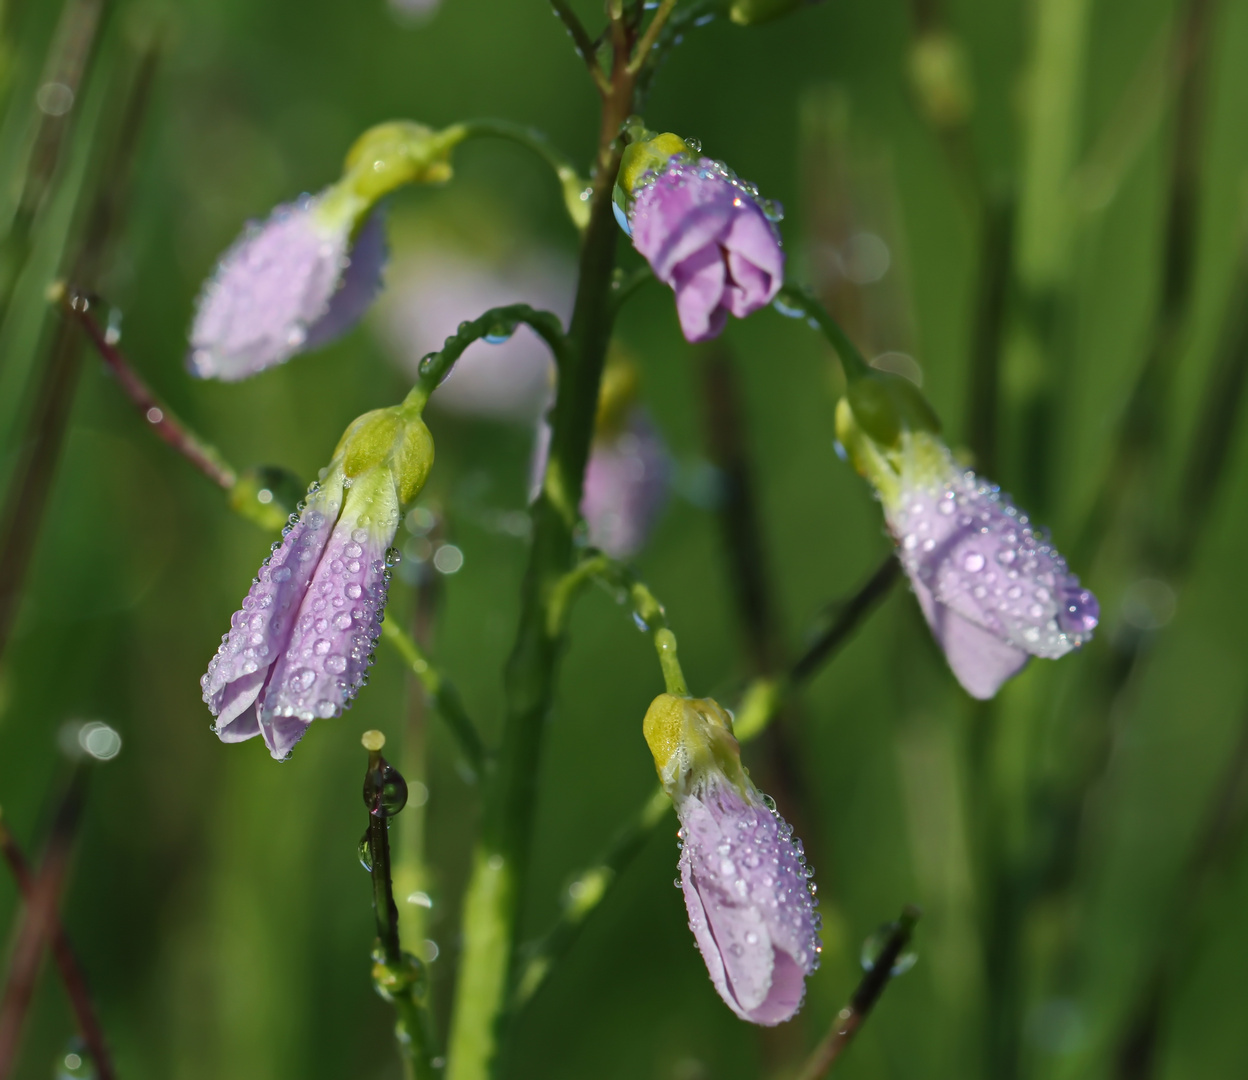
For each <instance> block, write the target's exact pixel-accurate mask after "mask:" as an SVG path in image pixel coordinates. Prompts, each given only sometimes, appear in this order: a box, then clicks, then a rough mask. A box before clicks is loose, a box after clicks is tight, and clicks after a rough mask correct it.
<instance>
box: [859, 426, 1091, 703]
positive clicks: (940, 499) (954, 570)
mask: <svg viewBox="0 0 1248 1080" xmlns="http://www.w3.org/2000/svg"><path fill="white" fill-rule="evenodd" d="M939 449H940V458H939V460H941V461H943V467H939V468H937V469H935V470H933V469H931V468H915V469H910V470H907V469H906V468H905V467H904V466H903V468H902V471H901V473H900V475H899V481H900V485H899V488H898V491H897V495H896V497H895V498H892V499H886V500H885V503H884V510H885V517H886V518H887V521H888V527H889V530H890V531H891V532H892V534H893V536H894V538H895V539H896V541H897V555H898V558H900V559H901V565H902V567H903V568H904V569H905V571H906V574H907V575H908V576H909V578H910V582H911V585H912V586H913V588H914V592H915V595H916V596H917V597H918V600H919V605H920V606H921V607H922V609H923V614H924V616H925V617H926V618H927V622H928V625H929V626H931V628H932V633H933V634H934V635H935V637H936V640H937V641H938V642H939V643H940V646H941V648H942V649H944V651H945V656H946V658H947V659H948V661H949V666H950V668H952V669H953V673H954V674H955V675H956V676H957V678H958V681H959V682H960V683H961V684H962V685H963V687H965V689H966V691H967V693H969V694H971V695H972V696H973V697H977V698H990V697H992V696H993V695H994V694H995V693H996V692H997V690H998V689H999V688H1000V687H1001V685H1002V683H1004V682H1005V681H1006V680H1007V679H1009V678H1010V677H1012V676H1013V675H1015V674H1017V673H1018V672H1019V671H1020V670H1021V669H1022V668H1023V666H1024V665H1025V664H1026V663H1027V661H1028V660H1029V659H1030V658H1031V657H1032V656H1039V657H1044V658H1046V659H1050V660H1055V659H1057V658H1058V657H1060V656H1064V655H1065V654H1066V653H1068V652H1070V650H1072V649H1074V648H1077V647H1078V646H1080V645H1082V644H1083V643H1084V642H1086V641H1088V640H1089V639H1090V638H1091V636H1092V631H1093V629H1094V628H1095V627H1096V624H1097V621H1098V618H1099V615H1100V609H1099V606H1098V605H1097V601H1096V597H1095V596H1093V595H1092V593H1091V592H1089V591H1088V590H1087V589H1085V588H1083V587H1082V586H1081V585H1080V584H1079V579H1078V578H1077V577H1076V576H1075V575H1074V574H1072V573H1071V572H1070V571H1069V570H1068V569H1067V567H1066V561H1065V560H1064V559H1063V558H1062V556H1061V555H1060V554H1058V552H1057V550H1056V549H1055V548H1054V547H1053V545H1052V544H1051V543H1050V542H1049V538H1048V535H1047V533H1045V532H1044V531H1043V530H1036V529H1035V528H1033V527H1032V525H1031V523H1030V520H1029V519H1028V517H1027V515H1026V514H1024V513H1022V512H1021V511H1019V510H1018V509H1017V508H1016V507H1015V506H1014V505H1013V504H1012V503H1011V502H1010V500H1009V498H1008V497H1007V496H1004V495H1002V494H1001V492H1000V490H999V489H998V488H997V487H995V486H993V485H991V484H988V483H986V482H985V481H984V480H982V479H980V478H979V477H978V476H976V475H975V473H973V472H970V471H964V470H962V469H960V468H958V466H957V465H956V464H954V462H953V459H952V457H951V456H950V455H949V452H948V450H946V449H945V448H944V447H943V446H941V447H940V448H939Z"/></svg>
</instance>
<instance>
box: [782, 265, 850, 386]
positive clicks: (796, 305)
mask: <svg viewBox="0 0 1248 1080" xmlns="http://www.w3.org/2000/svg"><path fill="white" fill-rule="evenodd" d="M775 305H776V309H777V310H778V311H779V312H780V313H781V314H783V315H790V316H794V317H799V318H800V317H805V318H806V320H807V321H808V322H810V324H811V325H812V326H813V327H814V328H815V329H816V330H819V331H821V332H822V333H823V336H824V337H826V338H827V339H828V341H829V342H830V343H831V345H832V348H834V349H835V350H836V355H837V356H838V357H839V358H840V361H841V367H842V368H843V369H844V371H845V378H846V380H847V381H849V382H852V381H853V380H854V379H859V378H862V376H864V375H866V374H868V373H869V371H870V366H869V365H868V364H867V361H866V360H865V359H864V358H863V355H862V353H860V352H859V351H858V346H857V345H855V344H854V343H853V342H852V341H850V339H849V335H848V334H847V333H845V331H844V330H842V329H841V324H840V323H838V322H837V321H836V320H835V319H834V318H832V316H831V314H830V313H829V312H828V309H827V308H825V307H824V306H823V305H822V304H821V303H819V301H818V300H816V299H815V298H814V297H813V296H811V294H810V293H809V292H808V291H807V290H805V289H803V288H801V287H800V286H798V285H785V286H784V287H783V288H782V289H781V290H780V291H779V293H777V294H776V299H775Z"/></svg>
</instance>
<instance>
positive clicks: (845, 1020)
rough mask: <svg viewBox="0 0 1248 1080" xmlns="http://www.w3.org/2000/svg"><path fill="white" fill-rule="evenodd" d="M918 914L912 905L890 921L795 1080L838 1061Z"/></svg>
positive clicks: (816, 1075) (812, 1077) (807, 1079)
mask: <svg viewBox="0 0 1248 1080" xmlns="http://www.w3.org/2000/svg"><path fill="white" fill-rule="evenodd" d="M921 914H922V912H920V911H919V909H918V908H917V907H915V906H914V905H912V904H908V905H907V906H906V907H905V908H904V909H903V910H902V913H901V917H900V918H899V919H898V920H897V922H895V923H894V924H893V931H892V933H891V934H889V936H888V940H887V942H886V943H885V945H884V948H883V949H882V950H880V955H879V956H878V957H876V959H875V963H874V964H872V965H871V970H870V971H868V972H867V973H866V974H865V975H864V976H863V977H862V982H860V983H859V984H858V989H857V990H855V991H854V994H853V997H851V998H850V999H849V1003H848V1004H847V1005H846V1006H845V1007H844V1008H843V1009H841V1011H840V1012H838V1013H837V1014H836V1018H835V1019H834V1020H833V1021H832V1027H831V1029H830V1030H829V1031H828V1033H827V1035H825V1036H824V1037H823V1039H822V1040H821V1041H820V1043H819V1045H818V1046H817V1047H815V1050H814V1052H813V1053H812V1054H811V1055H810V1058H809V1059H808V1060H807V1062H806V1065H805V1066H804V1067H803V1069H802V1071H801V1072H800V1073H798V1080H821V1078H822V1077H824V1076H827V1074H828V1071H829V1070H830V1069H831V1068H832V1067H833V1066H834V1065H835V1064H836V1063H837V1061H839V1060H840V1058H841V1055H842V1054H844V1053H845V1050H846V1048H847V1047H848V1046H849V1044H850V1043H851V1042H852V1041H853V1038H854V1036H855V1035H856V1034H857V1033H858V1029H859V1028H861V1027H862V1025H863V1024H864V1023H865V1022H866V1019H867V1017H868V1016H870V1015H871V1010H872V1009H873V1008H875V1004H876V1002H877V1001H879V1000H880V995H881V994H883V993H884V989H885V987H887V986H888V984H889V981H890V980H891V979H892V977H893V968H894V966H895V965H896V963H897V960H898V958H899V957H900V956H901V954H902V952H904V951H905V948H906V946H907V945H908V944H909V943H910V937H911V935H912V934H913V933H914V924H915V923H916V922H918V920H919V916H920V915H921Z"/></svg>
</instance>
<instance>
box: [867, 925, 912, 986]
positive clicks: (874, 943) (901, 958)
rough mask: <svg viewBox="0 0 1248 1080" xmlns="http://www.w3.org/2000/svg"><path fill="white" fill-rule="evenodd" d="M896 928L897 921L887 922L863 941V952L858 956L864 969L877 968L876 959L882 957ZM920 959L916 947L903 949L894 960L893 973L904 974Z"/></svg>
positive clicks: (871, 969)
mask: <svg viewBox="0 0 1248 1080" xmlns="http://www.w3.org/2000/svg"><path fill="white" fill-rule="evenodd" d="M896 929H897V924H896V923H885V924H884V925H883V926H880V927H878V928H877V929H876V930H874V931H872V933H871V934H869V935H868V936H867V940H866V941H864V942H863V943H862V952H861V954H860V955H859V957H858V959H859V962H860V963H861V964H862V970H863V971H873V970H875V963H876V961H877V960H878V959H879V958H880V954H881V953H882V952H883V951H884V946H885V945H887V944H888V939H889V938H890V937H892V934H893V931H894V930H896ZM918 960H919V954H918V953H917V952H915V951H914V949H912V948H909V947H907V948H905V949H903V950H902V951H901V953H900V954H898V956H897V959H896V960H895V961H894V962H893V969H892V972H891V974H892V975H894V976H896V975H904V974H905V973H906V972H907V971H909V970H910V969H911V968H912V967H914V965H915V964H916V963H918Z"/></svg>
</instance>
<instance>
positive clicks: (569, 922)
mask: <svg viewBox="0 0 1248 1080" xmlns="http://www.w3.org/2000/svg"><path fill="white" fill-rule="evenodd" d="M593 563H594V560H593V559H586V560H585V562H583V563H582V564H581V565H580V566H579V567H577V568H576V569H575V570H573V571H572V572H571V573H570V574H568V575H567V576H566V577H565V579H564V580H565V582H566V583H567V586H568V587H567V590H566V592H565V599H566V600H568V601H570V600H571V599H572V598H573V596H574V595H575V592H576V591H577V589H578V588H579V585H580V584H583V583H584V582H585V581H587V580H589V578H590V577H591V576H593V575H592V564H593ZM898 566H899V564H898V562H897V560H896V558H894V557H893V556H892V555H890V556H889V557H888V560H887V561H886V562H885V563H883V564H882V565H881V566H880V568H879V569H878V570H876V572H875V573H874V574H872V575H871V578H870V580H869V581H867V583H866V584H865V585H864V586H863V587H862V588H861V589H859V590H858V592H856V593H855V594H854V595H853V596H851V597H850V598H849V599H848V600H846V601H844V602H843V603H838V604H836V605H834V607H835V611H836V614H835V616H834V617H833V618H832V619H831V620H830V621H829V622H828V623H827V625H825V626H823V627H822V628H821V629H820V630H818V631H817V632H816V633H815V634H814V635H813V637H812V638H811V642H810V644H809V645H808V646H807V648H806V650H805V651H804V652H803V653H802V655H801V656H800V657H799V658H798V659H797V661H796V662H795V663H794V664H793V666H792V667H790V668H789V671H788V673H787V675H786V676H785V677H784V678H782V679H779V680H776V679H770V678H766V677H763V678H758V679H755V680H754V681H753V682H752V683H750V685H749V686H748V687H747V688H746V690H745V693H744V694H743V695H742V697H741V701H740V704H739V705H738V707H737V711H736V719H735V720H734V722H733V734H734V735H735V736H736V737H737V741H738V742H740V743H745V742H749V741H750V740H751V739H754V738H755V737H757V736H758V735H761V734H762V733H763V731H764V730H765V729H766V727H767V725H768V724H769V723H770V722H771V720H772V718H773V717H774V716H775V715H776V713H777V712H778V711H779V709H780V706H781V704H782V703H783V702H784V700H785V698H786V697H787V696H788V695H789V694H792V693H794V692H795V691H796V690H798V689H799V688H800V687H801V686H802V685H803V684H804V683H805V682H806V681H807V680H808V679H810V678H811V677H812V676H813V675H814V673H815V672H816V671H818V670H819V668H820V666H821V665H822V664H823V663H824V662H825V661H827V660H828V659H829V658H830V657H831V656H832V655H833V654H834V653H835V652H836V651H837V650H838V649H839V648H840V647H841V646H842V645H844V644H845V642H847V641H848V640H849V638H850V635H851V634H852V633H853V631H854V630H855V629H856V628H857V627H858V626H859V625H860V624H861V623H862V620H863V619H865V618H866V616H867V615H868V614H870V612H871V611H872V610H873V609H874V608H875V606H876V604H877V603H878V602H879V601H880V600H881V599H883V597H884V596H886V595H887V594H888V591H889V589H890V587H891V586H892V584H893V582H895V581H896V580H897V576H898ZM563 617H564V618H566V611H565V612H564V613H563ZM676 692H677V691H674V690H671V689H670V688H669V693H676ZM671 805H672V803H671V799H670V798H669V797H668V795H667V793H666V792H665V791H664V790H663V789H662V788H661V787H656V788H655V789H654V791H653V792H652V793H651V794H650V797H649V798H648V799H647V800H646V803H645V804H644V805H643V806H642V808H641V809H640V810H639V811H638V812H637V813H636V814H634V815H633V818H632V819H631V820H630V821H629V823H628V824H627V825H626V826H625V827H624V828H623V829H622V830H621V831H620V833H619V834H618V835H617V836H616V838H615V840H614V841H612V844H611V847H610V848H609V849H608V850H607V852H606V854H605V855H603V857H602V858H601V859H599V860H598V862H597V863H595V864H594V865H593V866H592V867H590V868H589V869H587V870H585V871H584V872H582V873H581V874H579V875H578V876H577V878H576V879H575V881H574V882H573V884H572V887H571V889H570V891H569V904H568V906H567V908H566V909H565V910H564V913H563V915H562V916H560V918H559V920H558V922H556V923H555V925H554V927H553V928H552V929H551V931H550V932H549V933H548V934H547V935H546V936H545V937H544V938H543V939H542V940H541V942H540V943H539V944H537V945H536V946H534V947H533V948H532V949H531V950H529V957H528V960H527V961H526V963H525V966H524V970H523V971H522V972H521V974H520V977H519V979H518V980H517V983H516V990H515V995H514V997H513V1001H512V1007H513V1008H514V1009H518V1008H520V1007H521V1006H524V1005H527V1004H528V1003H529V1002H530V1001H532V1000H533V998H534V996H535V995H536V994H537V991H538V990H539V989H540V988H541V986H542V985H543V984H544V982H545V979H546V976H547V974H548V973H549V972H550V969H551V968H552V967H553V966H554V965H555V963H556V962H557V961H558V960H559V958H560V957H562V956H563V955H564V953H566V952H567V951H568V950H569V949H570V948H571V947H572V944H573V942H575V940H576V938H577V937H578V935H579V934H580V932H581V929H582V928H583V927H584V925H585V922H586V921H587V920H588V918H589V916H590V915H591V914H592V913H593V912H594V911H596V910H597V908H598V907H599V905H600V904H601V903H602V901H603V899H604V898H605V897H606V895H607V893H608V892H609V891H610V889H611V887H612V886H613V885H614V884H615V882H616V880H617V879H618V878H619V876H620V874H622V873H623V872H624V870H625V869H626V868H627V867H628V865H629V863H631V862H632V860H633V858H634V857H635V856H636V855H637V854H638V853H639V852H640V851H641V849H642V848H643V847H645V845H646V841H647V840H649V839H650V836H651V835H652V834H653V833H654V830H655V829H656V828H658V826H659V825H660V823H661V822H663V821H664V820H665V819H666V817H667V813H666V812H667V809H668V808H669V807H670V806H671Z"/></svg>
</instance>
